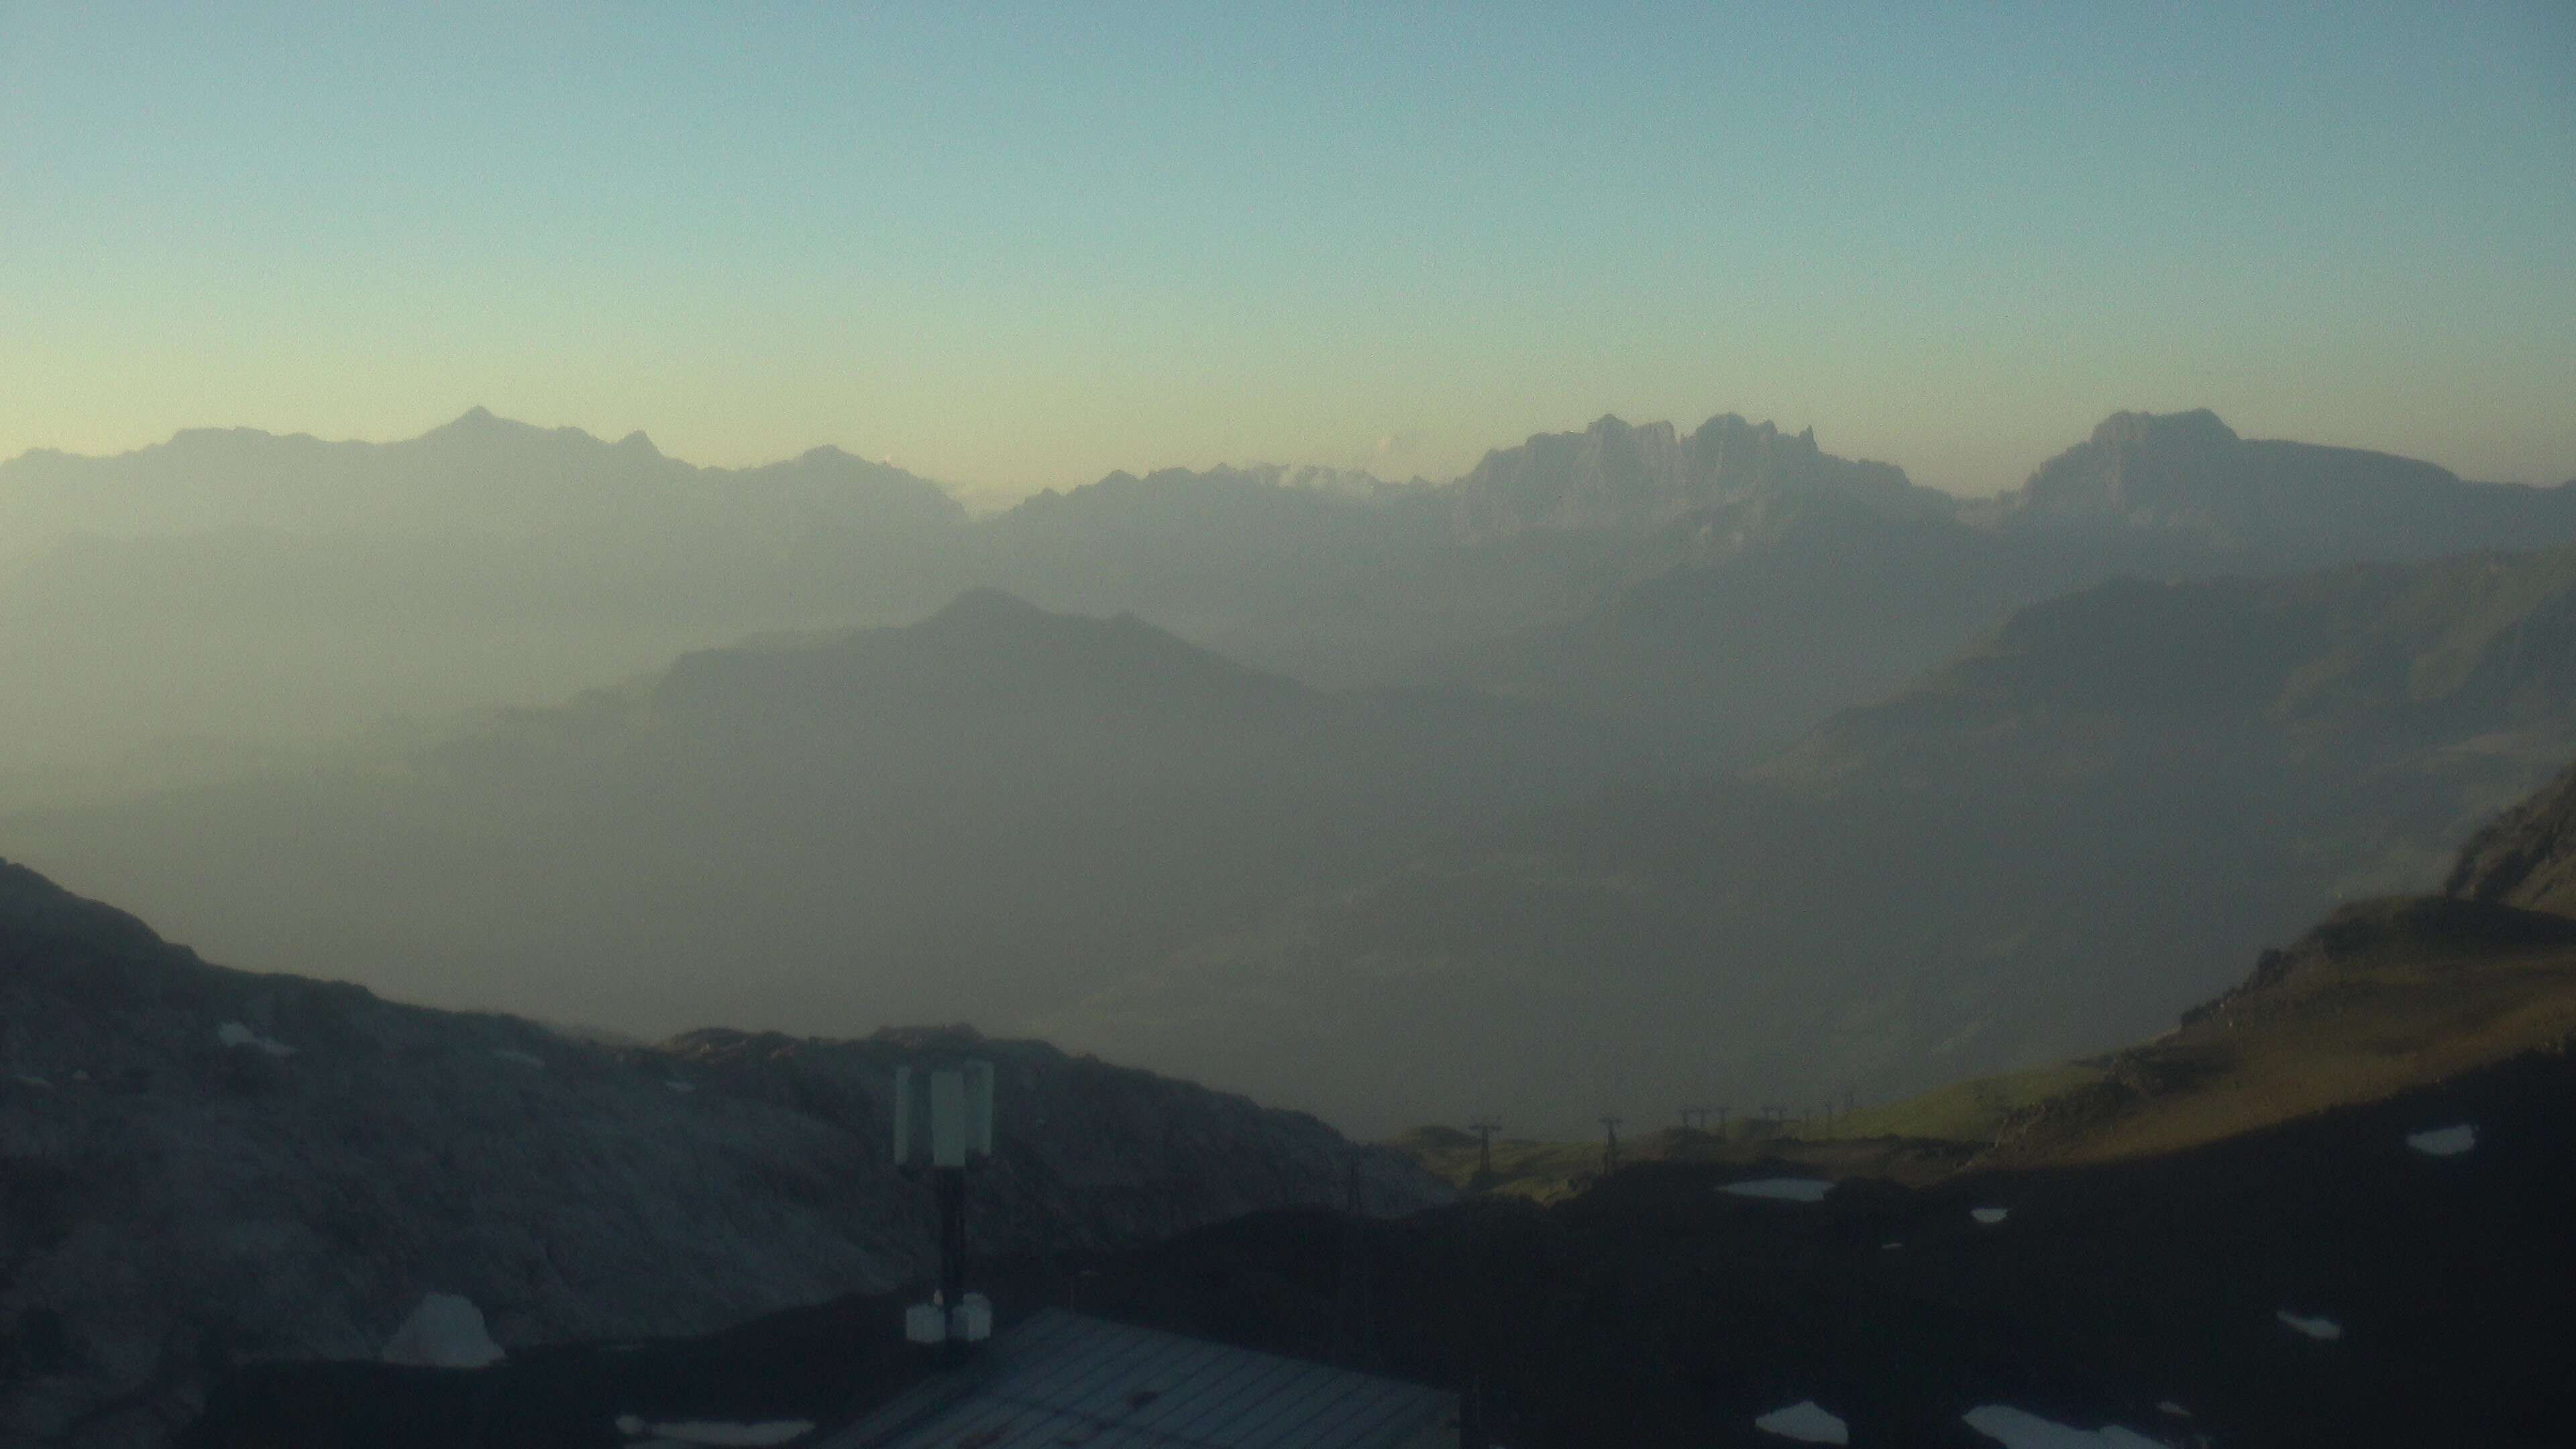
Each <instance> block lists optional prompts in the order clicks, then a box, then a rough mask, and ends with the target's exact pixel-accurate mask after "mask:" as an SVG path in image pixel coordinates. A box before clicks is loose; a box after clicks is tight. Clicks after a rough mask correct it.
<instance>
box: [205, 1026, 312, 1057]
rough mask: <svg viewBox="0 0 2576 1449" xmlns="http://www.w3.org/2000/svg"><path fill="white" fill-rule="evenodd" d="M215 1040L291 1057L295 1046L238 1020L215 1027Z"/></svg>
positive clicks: (229, 1045)
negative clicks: (263, 1034)
mask: <svg viewBox="0 0 2576 1449" xmlns="http://www.w3.org/2000/svg"><path fill="white" fill-rule="evenodd" d="M215 1040H217V1041H219V1042H222V1043H223V1044H224V1045H226V1046H228V1047H237V1046H246V1047H257V1048H259V1049H260V1050H261V1051H264V1052H266V1053H268V1054H269V1055H270V1056H273V1057H291V1056H293V1055H295V1048H293V1047H291V1046H288V1045H287V1044H286V1043H284V1042H282V1041H279V1040H277V1039H276V1038H274V1037H265V1036H261V1035H260V1034H259V1033H258V1032H255V1031H253V1030H251V1029H250V1028H249V1027H246V1026H244V1025H242V1024H241V1023H240V1022H238V1021H228V1022H225V1023H224V1024H223V1025H221V1026H219V1027H216V1028H215Z"/></svg>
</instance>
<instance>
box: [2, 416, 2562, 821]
mask: <svg viewBox="0 0 2576 1449" xmlns="http://www.w3.org/2000/svg"><path fill="white" fill-rule="evenodd" d="M2570 536H2576V489H2569V488H2556V489H2533V488H2521V487H2509V486H2503V485H2489V484H2475V483H2464V482H2462V481H2460V480H2459V479H2457V478H2455V477H2453V476H2451V475H2450V474H2448V473H2446V472H2443V471H2442V470H2441V469H2439V468H2435V467H2432V466H2431V465H2429V464H2420V463H2413V462H2409V461H2407V460H2403V459H2395V458H2389V457H2385V456H2383V455H2378V454H2371V453H2362V452H2355V451H2351V450H2346V449H2334V448H2319V447H2312V446H2309V445H2306V444H2299V443H2286V442H2248V441H2245V440H2241V439H2238V438H2237V437H2236V436H2235V435H2234V434H2233V433H2232V432H2229V431H2228V430H2227V429H2226V428H2225V427H2224V425H2222V424H2220V423H2219V422H2218V421H2217V419H2215V418H2213V417H2211V416H2210V415H2208V414H2206V413H2190V414H2179V415H2174V416H2170V417H2148V416H2145V415H2140V414H2121V415H2118V416H2116V417H2114V418H2112V419H2111V420H2109V421H2107V422H2105V423H2104V424H2103V425H2102V427H2101V428H2100V429H2097V430H2096V432H2095V434H2094V437H2093V438H2092V440H2091V441H2089V442H2086V443H2083V444H2080V445H2078V446H2077V447H2075V448H2073V449H2070V450H2069V451H2068V452H2066V453H2064V454H2062V455H2060V456H2059V457H2058V458H2056V459H2054V460H2051V461H2050V462H2049V463H2047V464H2046V465H2044V466H2043V467H2042V468H2041V469H2040V470H2039V472H2038V473H2036V474H2034V475H2033V477H2032V479H2031V481H2030V482H2029V483H2028V484H2027V485H2025V486H2024V487H2023V488H2022V489H2020V490H2019V491H2017V492H2014V493H2011V494H2007V495H2005V496H2004V497H2003V498H2000V499H1997V500H1989V501H1985V502H1974V503H1970V502H1962V501H1960V500H1957V499H1953V498H1951V497H1949V496H1948V495H1945V494H1942V493H1939V492H1937V491H1934V490H1931V489H1926V488H1921V487H1918V486H1916V485H1914V484H1912V483H1910V482H1908V481H1907V480H1906V478H1905V475H1904V473H1903V471H1902V470H1901V469H1899V468H1896V467H1894V466H1893V465H1890V464H1885V463H1869V462H1852V461H1848V460H1845V459H1841V458H1838V457H1835V456H1833V455H1832V454H1830V453H1826V452H1824V451H1823V450H1822V449H1821V448H1820V447H1819V446H1818V444H1817V442H1816V439H1815V437H1814V434H1813V432H1812V431H1809V432H1804V433H1800V434H1796V435H1790V434H1784V433H1781V432H1779V431H1778V430H1777V429H1775V428H1774V427H1773V426H1772V425H1770V424H1768V423H1762V424H1753V423H1748V422H1746V421H1745V420H1744V419H1742V418H1739V417H1735V416H1732V415H1728V416H1721V417H1718V418H1713V419H1711V420H1710V421H1709V422H1707V423H1705V424H1703V425H1702V426H1700V427H1699V428H1698V429H1697V430H1696V431H1694V432H1691V433H1689V434H1687V435H1683V434H1679V433H1677V432H1676V431H1675V429H1673V428H1672V427H1671V426H1670V425H1668V424H1662V423H1656V424H1650V425H1645V426H1631V425H1629V424H1627V423H1624V422H1622V421H1620V420H1619V419H1616V418H1603V419H1601V420H1600V421H1598V422H1596V423H1594V424H1593V425H1592V426H1591V427H1589V428H1587V429H1585V430H1584V431H1582V432H1579V433H1560V434H1542V435H1539V436H1536V437H1533V438H1531V439H1529V440H1528V441H1527V442H1525V443H1522V444H1520V445H1518V446H1516V447H1511V448H1503V449H1497V450H1495V451H1494V452H1492V453H1490V454H1488V455H1487V456H1486V457H1485V459H1484V460H1483V461H1482V462H1481V463H1479V464H1478V465H1477V466H1476V468H1475V469H1474V470H1472V471H1471V472H1470V473H1469V474H1467V475H1466V476H1465V477H1463V478H1460V479H1457V480H1455V481H1453V482H1450V483H1445V484H1431V483H1425V482H1421V481H1419V480H1417V481H1415V482H1412V483H1407V484H1391V483H1385V482H1382V481H1380V480H1377V479H1374V478H1371V477H1369V476H1368V475H1366V474H1357V473H1347V472H1339V471H1335V470H1328V469H1316V468H1292V467H1272V466H1264V467H1256V468H1243V469H1217V470H1212V471H1210V472H1205V473H1186V472H1177V471H1167V472H1160V473H1153V474H1149V475H1145V476H1143V477H1138V476H1134V475H1130V474H1124V473H1119V474H1112V475H1111V476H1109V477H1108V478H1105V479H1102V480H1101V481H1099V482H1098V483H1094V484H1091V485H1088V486H1085V487H1081V488H1076V489H1073V490H1071V491H1070V492H1066V493H1055V492H1047V493H1042V494H1039V495H1038V496H1036V497H1034V498H1031V499H1029V500H1027V501H1025V502H1023V503H1022V504H1020V505H1019V506H1018V507H1016V508H1013V509H1011V510H1009V511H1007V512H1005V513H1003V514H1001V515H999V516H996V517H992V518H988V519H982V520H975V519H970V518H968V517H967V516H966V514H965V512H964V510H963V509H961V508H960V507H958V506H957V504H956V503H955V502H954V501H953V500H951V499H950V498H949V497H948V496H947V495H946V494H945V493H943V492H942V491H941V490H940V489H939V488H938V487H937V486H936V485H934V484H932V483H929V482H927V481H925V480H923V479H920V478H917V477H915V476H913V475H911V474H909V473H905V472H903V471H902V470H900V469H897V468H894V467H891V466H889V465H885V464H879V463H870V462H866V461H864V460H862V459H858V458H854V457H851V456H849V455H847V454H844V453H841V452H839V451H837V450H834V449H828V448H827V449H818V450H816V451H814V452H811V453H808V454H806V455H804V456H803V457H801V458H798V459H796V460H794V461H792V462H787V463H779V464H773V465H770V466H768V467H763V468H753V469H743V470H724V469H709V468H696V467H692V466H690V465H688V464H684V463H680V462H676V461H674V460H672V459H668V458H665V457H663V456H662V455H661V454H660V453H659V452H658V451H657V450H655V448H654V447H653V445H652V444H651V442H650V441H649V440H647V439H646V438H644V436H643V435H642V434H640V433H639V434H634V435H630V436H629V437H627V438H625V439H624V440H622V441H619V442H616V443H609V442H605V441H602V440H600V439H597V438H593V437H590V436H589V435H587V434H585V433H582V432H580V431H579V430H577V429H570V428H558V429H540V428H535V427H530V426H528V425H526V424H522V423H515V422H510V421H507V420H505V419H501V418H496V417H494V416H492V415H491V414H490V413H488V412H486V411H484V410H482V409H479V408H478V409H476V410H474V411H472V412H469V413H467V414H466V415H465V416H463V417H461V418H459V419H457V420H456V421H455V422H453V423H450V424H447V425H445V426H443V427H440V428H437V429H433V430H432V431H430V432H429V433H427V434H424V435H423V436H421V437H419V438H415V439H411V440H408V441H405V442H399V443H389V444H369V443H332V442H322V441H319V440H316V439H313V438H310V437H304V436H300V435H299V436H294V437H274V436H271V435H268V434H264V433H258V432H253V431H249V430H230V431H217V430H198V431H192V432H187V433H182V434H180V435H178V436H177V437H175V438H173V439H172V440H171V441H170V442H169V443H166V444H161V445H157V446H155V447H151V448H145V449H142V450H140V451H137V452H134V453H129V454H124V455H120V456H118V457H113V458H80V457H73V456H69V455H65V454H61V453H53V452H35V453H29V454H26V455H23V456H21V457H19V458H16V459H13V460H10V461H8V462H6V463H0V667H5V668H7V669H8V670H9V671H10V672H11V673H13V674H15V675H17V676H19V677H27V678H43V679H46V680H48V681H50V682H51V683H52V687H50V688H48V689H46V690H42V691H19V692H14V693H13V694H11V695H10V696H9V697H8V698H7V699H5V700H0V740H5V742H6V743H5V744H0V774H5V772H6V771H8V770H9V769H10V768H11V767H18V768H20V769H26V768H29V767H37V766H42V767H45V768H47V769H59V768H60V767H62V766H65V765H68V764H74V763H78V764H83V765H86V766H88V767H90V768H91V777H92V778H93V779H106V778H112V776H113V773H114V771H113V769H111V768H104V767H108V766H111V765H112V764H113V762H114V761H116V760H117V758H118V757H119V756H120V755H123V754H127V753H130V752H132V751H134V750H137V749H140V748H143V747H145V746H147V745H151V744H153V743H154V742H157V741H166V740H169V739H172V738H180V737H188V738H212V739H225V740H233V741H238V742H241V743H243V744H245V745H259V744H270V743H275V742H278V741H281V740H295V741H306V742H310V741H314V740H320V739H328V738H332V737H335V736H340V735H345V734H347V733H349V732H351V731H353V730H356V729H358V728H361V727H363V726H365V725H368V724H370V723H372V722H374V721H376V720H378V719H380V718H382V717H384V716H387V715H392V714H413V715H425V716H430V717H439V716H445V715H451V714H454V713H457V712H461V711H471V710H477V709H484V708H489V707H491V706H494V705H499V704H505V703H533V702H540V701H546V700H553V699H561V698H564V697H567V696H568V695H569V694H570V693H572V692H574V691H575V690H577V689H579V688H581V687H584V686H587V685H592V684H599V683H606V682H610V681H614V680H617V679H621V678H625V677H629V676H632V675H635V674H639V673H642V672H644V671H646V670H648V669H651V668H655V667H658V665H659V664H660V663H661V662H664V661H667V660H668V659H669V658H671V657H672V656H674V655H676V654H678V653H681V652H684V651H686V650H689V649H693V648H703V647H708V646H711V645H716V644H721V643H724V642H728V641H731V640H734V639H738V638H741V637H744V636H747V635H753V634H761V633H770V632H777V631H813V630H823V629H833V628H846V627H849V626H850V625H852V624H863V623H894V622H899V621H902V620H906V619H912V618H918V617H920V616H922V615H923V614H925V613H927V612H928V611H929V610H931V609H933V608H935V607H937V606H938V605H939V604H940V603H942V602H944V601H945V600H946V599H948V598H950V597H952V596H954V595H955V594H956V593H958V592H960V591H962V590H964V589H968V588H973V587H980V586H991V587H999V588H1004V589H1007V590H1010V591H1012V592H1014V593H1016V594H1019V595H1021V596H1022V597H1025V598H1028V599H1030V600H1032V601H1034V602H1037V603H1039V604H1041V605H1043V606H1046V607H1050V608H1056V609H1065V610H1073V611H1079V612H1086V613H1098V614H1115V613H1121V612H1132V613H1135V614H1137V615H1139V616H1140V617H1142V618H1144V619H1146V620H1148V621H1150V622H1153V623H1155V624H1158V625H1160V626H1162V627H1165V628H1168V629H1171V630H1173V631H1174V632H1176V633H1178V634H1180V635H1181V636H1182V637H1184V638H1188V639H1190V640H1192V641H1193V642H1196V643H1199V644H1202V645H1206V646H1209V647H1213V648H1216V649H1219V650H1221V651H1223V652H1225V653H1227V654H1229V655H1231V656H1233V657H1235V658H1238V659H1241V660H1242V661H1244V662H1246V663H1248V664H1251V665H1254V666H1256V667H1260V668H1265V669H1270V670H1273V671H1277V672H1282V673H1286V674H1289V675H1291V676H1293V677H1296V678H1299V679H1301V680H1304V681H1306V682H1308V683H1310V684H1316V685H1320V686H1325V687H1342V686H1350V685H1406V684H1424V683H1443V684H1465V685H1470V686H1473V687H1477V688H1481V689H1486V690H1491V691H1496V692H1502V693H1508V694H1516V695H1520V696H1523V697H1527V698H1532V699H1540V700H1545V701H1547V702H1549V703H1551V704H1554V705H1558V706H1561V707H1570V708H1574V709H1578V710H1583V711H1587V712H1591V713H1594V714H1596V715H1598V716H1599V717H1600V718H1601V719H1602V721H1603V722H1604V724H1605V725H1606V726H1608V727H1613V728H1617V729H1621V730H1624V731H1628V732H1630V733H1631V734H1632V736H1633V737H1634V738H1636V739H1637V740H1639V741H1640V742H1644V743H1649V744H1651V745H1653V746H1654V747H1655V748H1656V749H1658V750H1660V751H1661V752H1662V754H1663V756H1664V758H1665V760H1666V762H1667V768H1668V769H1669V770H1670V771H1672V772H1676V773H1687V772H1690V771H1693V770H1700V769H1706V768H1714V767H1723V766H1731V765H1735V764H1741V763H1746V762H1749V761H1750V760H1751V759H1753V758H1756V757H1758V756H1759V755H1761V754H1762V753H1764V752H1766V751H1768V750H1771V749H1775V748H1778V747H1779V746H1782V745H1785V744H1786V743H1788V742H1789V741H1790V740H1792V739H1794V738H1795V737H1796V735H1797V734H1798V733H1799V732H1800V731H1802V730H1803V729H1805V728H1807V727H1808V726H1811V725H1813V724H1815V723H1817V722H1818V721H1820V720H1822V719H1823V718H1824V717H1825V716H1826V715H1828V714H1830V713H1832V712H1833V711H1834V710H1835V709H1839V708H1843V707H1847V706H1850V705H1855V704H1860V703H1865V702H1867V701H1868V700H1870V699H1871V698H1874V697H1876V696H1877V695H1879V694H1881V693H1884V692H1885V691H1887V690H1889V689H1892V688H1895V687H1896V686H1898V685H1899V684H1901V683H1902V682H1903V681H1904V680H1906V679H1907V678H1909V677H1911V676H1912V675H1913V674H1914V673H1915V672H1917V671H1918V670H1920V669H1922V668H1923V667H1925V666H1927V665H1929V664H1931V663H1933V662H1935V661H1937V660H1938V659H1939V658H1941V657H1942V656H1943V655H1945V654H1946V653H1948V652H1949V651H1950V650H1951V649H1953V648H1955V647H1957V645H1958V644H1959V643H1960V642H1961V641H1962V640H1964V639H1965V638H1966V637H1968V636H1969V635H1970V634H1972V633H1974V632H1976V631H1979V630H1982V629H1985V628H1987V627H1991V626H1992V625H1993V624H1994V623H1996V622H1998V621H1999V620H2000V619H2001V618H2002V616H2003V615H2004V614H2005V613H2007V612H2009V611H2010V610H2011V609H2012V608H2014V607H2018V606H2020V605H2023V604H2028V603H2034V602H2037V601H2038V600H2040V599H2043V598H2047V597H2050V596H2052V595H2054V594H2057V593H2061V592H2064V591H2066V590H2069V589H2074V588H2081V587H2085V586H2088V585H2090V584H2093V583H2098V582H2101V581H2102V580H2104V579H2107V578H2110V577H2113V576H2116V575H2119V574H2123V573H2134V574H2142V575H2146V576H2152V577H2186V576H2205V575H2208V574H2212V573H2217V572H2229V571H2234V572H2245V571H2258V572H2259V571H2277V570H2280V569H2284V568H2293V567H2310V566H2316V565H2321V564H2326V563H2332V562H2338V561H2347V560H2360V559H2390V560H2396V559H2410V558H2422V557H2431V556H2436V555H2440V554H2445V553H2451V552H2457V551H2460V550H2463V549H2469V548H2482V547H2506V546H2517V547H2528V546H2536V545H2540V544H2544V543H2547V542H2550V541H2553V540H2563V539H2565V538H2568V537H2570ZM164 753H165V755H166V751H165V752H164ZM139 772H140V773H153V774H156V775H157V774H162V773H166V771H139ZM23 793H24V792H23V790H20V791H14V792H13V791H12V790H11V789H10V782H9V781H8V780H6V779H0V799H6V798H9V797H10V796H11V795H12V794H20V795H23Z"/></svg>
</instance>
